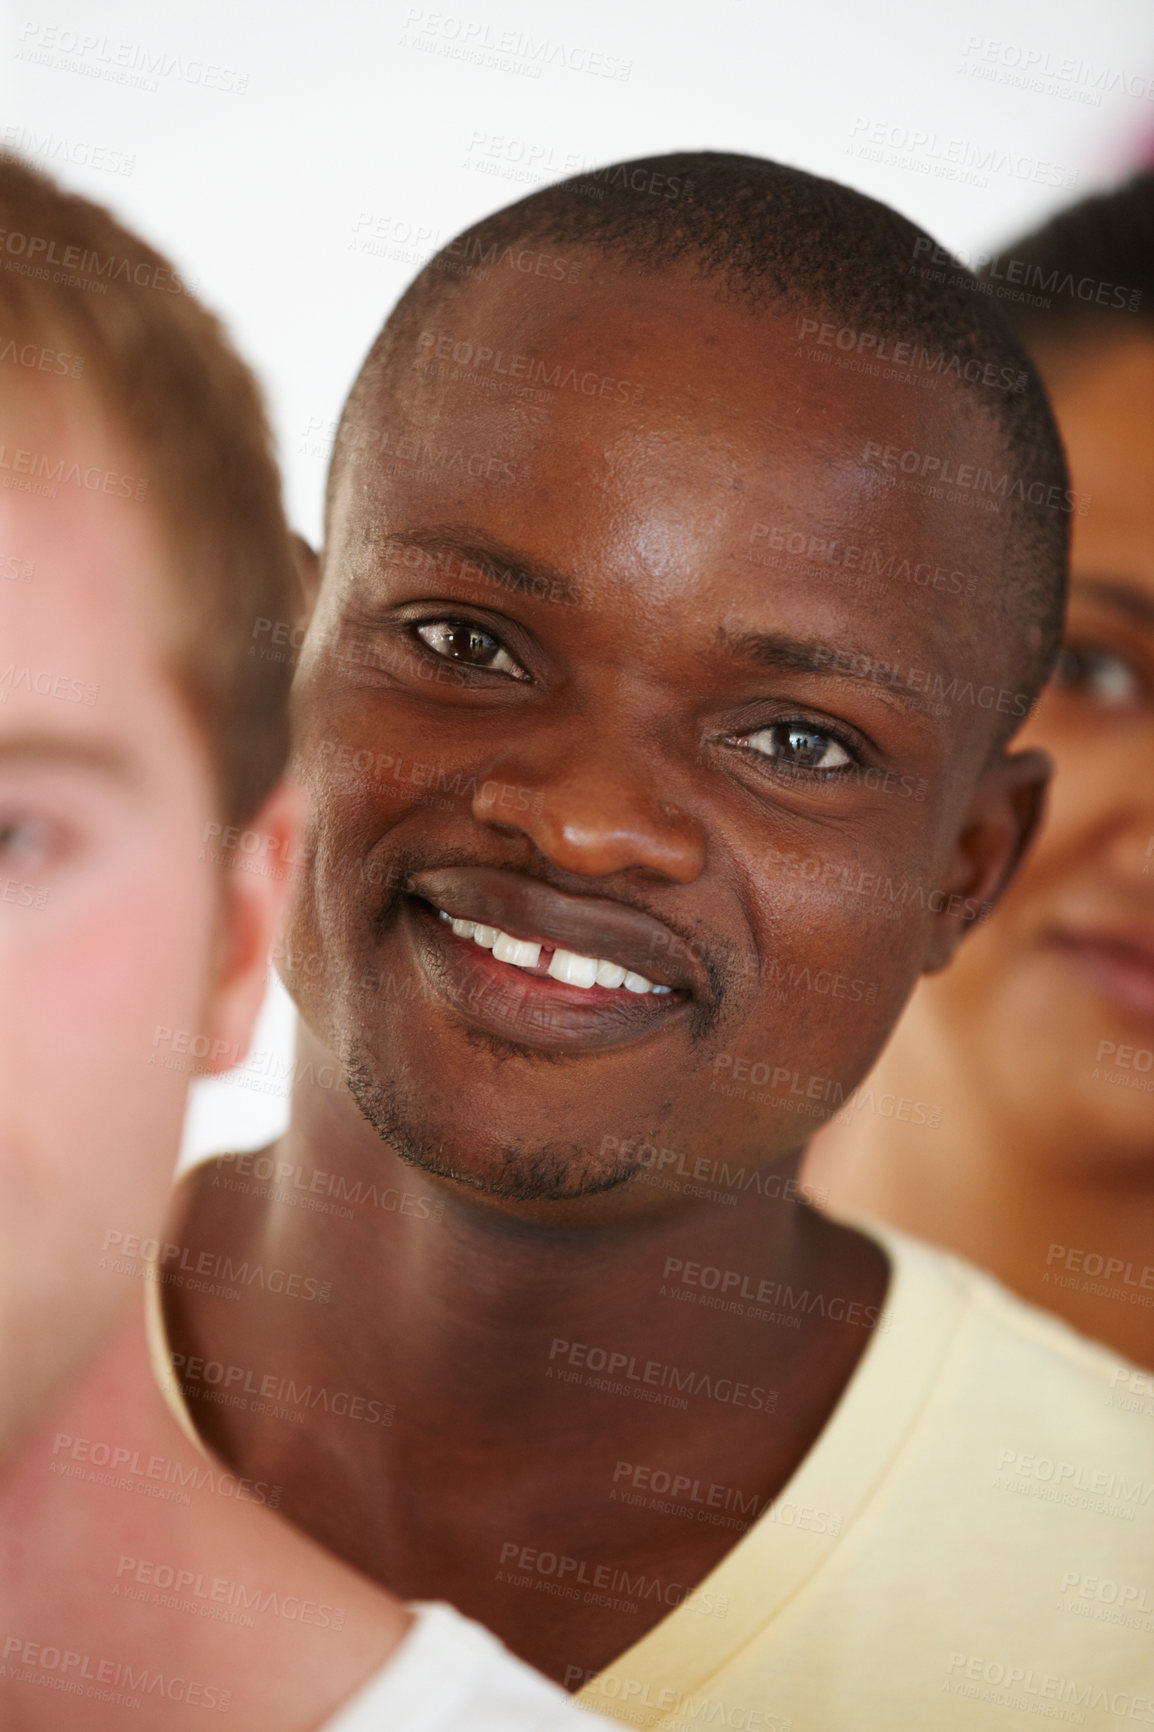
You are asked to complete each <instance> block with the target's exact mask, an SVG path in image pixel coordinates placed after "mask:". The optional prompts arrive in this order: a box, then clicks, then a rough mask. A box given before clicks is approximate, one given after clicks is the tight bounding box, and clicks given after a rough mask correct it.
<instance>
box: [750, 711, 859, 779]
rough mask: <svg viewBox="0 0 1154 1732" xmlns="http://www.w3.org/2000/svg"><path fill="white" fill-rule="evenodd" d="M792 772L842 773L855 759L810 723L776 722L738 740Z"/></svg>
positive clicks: (840, 745) (839, 744)
mask: <svg viewBox="0 0 1154 1732" xmlns="http://www.w3.org/2000/svg"><path fill="white" fill-rule="evenodd" d="M737 744H738V745H740V746H749V747H751V748H752V750H753V751H755V752H760V753H761V755H762V756H763V757H766V758H772V759H774V761H775V762H776V763H778V764H781V765H782V766H783V767H784V768H785V769H789V770H843V769H845V767H846V765H847V764H852V763H853V759H852V758H851V757H850V755H849V753H848V752H847V751H846V749H845V747H844V746H843V745H842V744H841V743H840V742H839V741H838V740H835V739H834V737H833V735H832V734H827V733H826V732H825V731H824V730H823V729H822V728H815V727H812V726H811V725H810V724H809V723H808V722H774V724H773V726H772V727H768V728H758V730H757V732H756V733H754V734H746V735H745V736H744V738H742V739H740V740H738V741H737Z"/></svg>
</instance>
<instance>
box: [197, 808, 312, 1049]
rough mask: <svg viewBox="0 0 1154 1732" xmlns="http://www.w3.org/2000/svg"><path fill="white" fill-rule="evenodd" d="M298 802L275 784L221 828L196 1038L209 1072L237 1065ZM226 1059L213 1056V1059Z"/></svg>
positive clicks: (257, 1003)
mask: <svg viewBox="0 0 1154 1732" xmlns="http://www.w3.org/2000/svg"><path fill="white" fill-rule="evenodd" d="M304 816H305V797H304V794H303V793H302V791H301V790H300V789H299V788H297V787H296V786H295V785H294V784H293V783H292V782H289V781H281V782H278V783H277V785H276V787H275V788H274V789H273V791H272V793H271V794H270V795H269V797H268V799H267V800H266V801H265V802H264V804H263V806H262V807H261V808H260V810H259V812H257V813H256V814H255V816H254V817H252V818H251V819H250V820H249V822H248V823H247V824H245V825H244V826H242V827H238V829H237V831H236V833H235V834H233V833H231V832H229V831H226V832H225V841H226V843H227V842H228V841H229V840H230V838H231V842H232V845H231V847H229V848H228V849H227V853H228V858H229V863H228V864H227V865H226V866H225V867H224V868H223V869H222V882H221V893H220V903H219V913H218V926H217V939H216V947H215V952H214V957H213V966H212V977H211V979H210V981H209V985H208V995H207V1001H206V1004H205V1011H204V1018H203V1028H202V1031H201V1032H202V1033H204V1034H206V1035H207V1036H208V1037H209V1048H208V1051H209V1055H210V1056H209V1057H208V1058H207V1059H206V1060H205V1068H206V1070H208V1071H209V1072H219V1071H222V1070H231V1069H232V1067H233V1066H234V1065H237V1064H241V1063H243V1061H244V1059H245V1057H246V1056H247V1054H248V1050H249V1047H250V1045H251V1044H252V1037H253V1030H254V1028H255V1027H256V1020H257V1016H258V1015H259V1012H260V1008H261V1005H262V1004H263V1002H264V996H265V992H266V989H267V987H268V969H269V958H270V956H271V954H272V951H273V946H274V945H275V943H276V941H277V939H278V938H279V936H280V931H281V926H282V923H283V921H284V918H285V914H286V911H287V908H288V901H289V897H290V895H291V893H292V889H293V882H294V878H295V874H296V867H297V862H298V856H299V851H300V843H301V838H302V835H303V827H304ZM217 1054H224V1055H227V1056H224V1057H221V1058H219V1059H218V1058H216V1056H215V1055H217Z"/></svg>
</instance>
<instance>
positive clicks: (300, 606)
mask: <svg viewBox="0 0 1154 1732" xmlns="http://www.w3.org/2000/svg"><path fill="white" fill-rule="evenodd" d="M289 540H290V542H291V543H292V550H293V559H294V561H295V563H296V568H297V593H296V603H297V618H296V620H295V622H294V623H295V624H296V625H307V624H308V622H309V620H310V619H311V618H312V612H313V608H314V607H315V606H316V605H317V596H318V595H319V594H320V587H321V562H320V560H319V559H318V557H317V554H316V550H315V548H313V547H312V546H311V545H310V543H309V542H307V541H306V540H305V538H304V536H303V535H298V534H297V532H296V530H295V529H294V530H292V531H291V532H290V534H289Z"/></svg>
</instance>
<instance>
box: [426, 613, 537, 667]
mask: <svg viewBox="0 0 1154 1732" xmlns="http://www.w3.org/2000/svg"><path fill="white" fill-rule="evenodd" d="M416 634H417V636H418V637H419V638H420V640H421V642H422V643H424V644H426V645H427V646H428V648H429V649H431V650H432V651H433V654H434V655H439V656H443V657H444V659H445V660H446V661H451V662H458V663H463V664H464V665H465V666H466V667H471V668H482V669H484V671H485V672H486V673H492V674H505V675H507V676H508V677H509V678H511V679H515V680H527V679H528V678H529V676H528V674H527V673H526V672H525V670H524V668H522V667H521V666H520V664H519V663H518V662H515V661H514V660H513V658H512V656H511V655H510V654H509V652H508V650H507V649H506V648H505V646H504V644H503V643H502V642H501V640H500V638H499V637H495V636H494V635H493V633H492V632H491V631H486V630H485V629H484V627H483V626H479V625H474V624H473V622H472V620H467V619H435V620H426V621H425V622H424V624H422V625H419V626H417V627H416Z"/></svg>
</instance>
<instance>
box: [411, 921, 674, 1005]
mask: <svg viewBox="0 0 1154 1732" xmlns="http://www.w3.org/2000/svg"><path fill="white" fill-rule="evenodd" d="M437 913H438V914H439V915H440V917H441V919H442V920H447V921H448V922H449V924H450V925H451V926H452V928H453V931H454V932H455V933H456V934H457V937H458V938H471V939H472V940H473V943H474V944H479V945H480V946H481V948H482V949H483V950H491V951H492V952H493V955H494V956H495V957H496V958H497V961H498V962H511V963H512V964H513V966H514V968H536V966H537V964H538V962H539V960H540V957H541V946H540V944H536V943H534V942H533V941H532V940H530V939H527V938H512V937H510V935H509V933H507V932H502V931H500V930H499V928H498V927H496V926H482V925H481V924H480V923H479V922H478V921H476V920H455V919H454V918H453V916H452V915H451V914H446V912H445V910H444V909H443V908H438V910H437ZM549 973H550V975H551V976H552V978H553V979H554V980H559V981H561V982H562V983H563V984H564V985H565V986H581V987H590V986H609V987H615V986H623V987H624V988H625V990H626V992H652V993H666V992H671V991H672V988H671V987H668V986H657V985H655V984H654V982H653V981H652V980H646V978H645V976H644V975H643V974H637V973H635V972H634V971H633V969H631V968H622V966H621V964H620V963H619V962H605V961H604V960H602V959H601V958H599V957H596V956H578V954H577V952H576V951H574V950H554V952H553V955H552V957H551V959H550V962H549Z"/></svg>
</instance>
